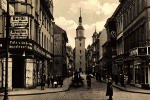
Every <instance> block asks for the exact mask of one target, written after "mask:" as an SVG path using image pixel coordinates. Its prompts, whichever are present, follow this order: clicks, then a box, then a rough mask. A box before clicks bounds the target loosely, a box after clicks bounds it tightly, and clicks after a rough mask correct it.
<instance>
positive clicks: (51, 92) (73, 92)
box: [0, 75, 150, 100]
mask: <svg viewBox="0 0 150 100" xmlns="http://www.w3.org/2000/svg"><path fill="white" fill-rule="evenodd" d="M82 77H83V78H84V83H85V85H84V86H82V87H80V88H74V87H70V88H69V84H70V83H71V78H67V79H66V80H65V81H64V85H63V87H62V88H61V87H58V88H45V90H40V87H39V88H36V89H31V90H18V91H12V92H9V100H107V99H108V97H106V87H107V84H106V83H105V82H101V83H100V82H96V80H95V78H92V88H91V89H87V87H86V80H85V77H86V76H85V75H82ZM113 85H114V84H113ZM114 86H115V85H114ZM115 87H116V86H115ZM115 87H114V88H113V90H114V95H113V100H149V98H150V95H149V94H142V93H143V92H144V90H143V89H140V88H137V87H133V86H127V88H126V90H125V89H123V87H119V85H118V87H117V88H115ZM68 89H69V90H68ZM67 90H68V91H67ZM122 90H123V91H122ZM127 90H132V92H126V91H127ZM24 91H26V94H25V92H24ZM29 91H30V92H29ZM35 91H36V92H35ZM60 91H61V92H60ZM133 91H136V92H137V91H140V92H141V93H134V92H133ZM146 91H147V92H149V91H150V90H146ZM17 93H19V94H20V95H18V94H17ZM21 94H23V95H21ZM29 94H30V95H29ZM2 99H3V96H2V94H1V96H0V100H2Z"/></svg>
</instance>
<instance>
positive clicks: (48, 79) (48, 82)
mask: <svg viewBox="0 0 150 100" xmlns="http://www.w3.org/2000/svg"><path fill="white" fill-rule="evenodd" d="M49 85H50V74H48V77H47V86H48V88H49Z"/></svg>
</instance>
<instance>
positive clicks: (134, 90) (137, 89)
mask: <svg viewBox="0 0 150 100" xmlns="http://www.w3.org/2000/svg"><path fill="white" fill-rule="evenodd" d="M104 82H105V83H106V81H104ZM112 85H113V87H115V88H118V89H120V90H122V91H126V92H132V93H142V94H150V89H149V90H146V89H142V88H141V87H137V86H132V85H126V88H125V87H122V86H121V85H120V84H118V85H116V84H115V82H113V84H112Z"/></svg>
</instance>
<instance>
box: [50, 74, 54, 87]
mask: <svg viewBox="0 0 150 100" xmlns="http://www.w3.org/2000/svg"><path fill="white" fill-rule="evenodd" d="M50 80H51V84H52V87H53V86H54V77H53V76H52V77H51V79H50Z"/></svg>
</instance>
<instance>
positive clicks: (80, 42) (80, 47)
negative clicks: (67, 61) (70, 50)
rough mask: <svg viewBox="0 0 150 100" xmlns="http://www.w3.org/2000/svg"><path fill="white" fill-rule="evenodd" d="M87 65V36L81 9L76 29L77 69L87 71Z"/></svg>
mask: <svg viewBox="0 0 150 100" xmlns="http://www.w3.org/2000/svg"><path fill="white" fill-rule="evenodd" d="M85 67H86V59H85V37H84V28H83V26H82V17H81V11H80V17H79V26H78V27H77V29H76V37H75V69H76V70H78V71H83V72H85Z"/></svg>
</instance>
